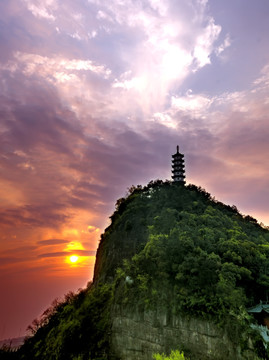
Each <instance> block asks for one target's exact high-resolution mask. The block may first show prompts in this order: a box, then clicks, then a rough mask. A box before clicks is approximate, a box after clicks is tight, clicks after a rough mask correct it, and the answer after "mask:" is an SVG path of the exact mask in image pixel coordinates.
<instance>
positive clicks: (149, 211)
mask: <svg viewBox="0 0 269 360" xmlns="http://www.w3.org/2000/svg"><path fill="white" fill-rule="evenodd" d="M102 241H103V242H104V244H103V245H102V244H101V246H100V249H99V255H100V257H101V258H102V262H101V263H102V266H100V267H99V270H100V271H99V276H100V278H102V277H103V278H107V279H109V278H112V277H113V279H114V277H115V272H116V271H117V277H118V279H124V278H126V277H128V278H130V279H132V285H128V282H127V283H126V289H127V290H128V291H127V293H128V296H129V297H130V296H132V295H131V294H132V293H133V296H136V298H137V296H138V295H139V299H140V301H144V303H145V304H146V305H147V303H148V304H155V303H156V302H160V301H162V302H163V303H164V304H165V303H166V304H168V303H169V304H170V305H171V302H172V303H174V306H175V308H176V309H177V310H181V311H184V312H188V313H190V314H196V315H202V316H203V315H205V316H207V315H208V314H214V315H216V314H219V315H220V316H222V315H223V314H225V313H227V311H228V310H231V311H235V312H238V309H240V308H245V306H250V305H253V304H255V303H257V302H259V301H260V300H266V299H267V297H268V289H269V257H268V255H269V231H268V229H266V228H264V227H261V226H260V225H258V224H257V221H256V220H255V219H253V218H252V217H250V216H246V217H244V216H242V215H241V214H240V213H239V212H238V210H237V209H236V207H235V206H233V207H230V206H226V205H224V204H222V203H220V202H218V201H216V200H214V199H213V198H212V197H211V196H210V194H208V193H207V192H205V191H204V190H203V189H201V188H197V187H196V186H194V185H189V186H187V187H184V186H182V185H178V184H170V183H169V182H166V183H164V184H163V183H160V182H157V184H156V183H151V184H149V185H148V186H147V187H145V188H144V189H142V188H141V187H138V188H133V189H131V194H130V195H129V196H128V197H127V198H126V199H122V200H121V203H120V205H119V206H118V208H117V209H116V211H115V213H114V214H113V216H112V225H111V226H110V227H109V228H108V229H107V232H106V233H105V235H104V237H103V240H102ZM111 249H120V251H115V253H117V254H115V255H114V256H109V261H105V260H106V259H107V256H108V254H109V252H111ZM116 255H118V256H120V259H119V258H117V257H116ZM122 259H125V260H124V261H123V262H122ZM115 260H116V261H115ZM120 264H122V265H120ZM135 293H136V294H135Z"/></svg>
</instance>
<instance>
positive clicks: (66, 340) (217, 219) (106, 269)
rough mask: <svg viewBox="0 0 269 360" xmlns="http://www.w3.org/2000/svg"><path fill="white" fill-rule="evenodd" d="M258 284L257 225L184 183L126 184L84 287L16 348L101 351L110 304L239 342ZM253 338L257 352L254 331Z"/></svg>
mask: <svg viewBox="0 0 269 360" xmlns="http://www.w3.org/2000/svg"><path fill="white" fill-rule="evenodd" d="M268 289H269V231H268V229H267V228H265V227H264V226H260V225H259V224H258V223H257V221H256V220H255V219H253V218H252V217H250V216H243V215H241V214H240V213H239V212H238V210H237V209H236V207H235V206H232V207H231V206H227V205H224V204H223V203H221V202H218V201H216V200H215V199H214V198H212V197H211V195H210V194H209V193H207V192H206V191H204V190H203V189H201V188H198V187H196V186H194V185H188V186H183V185H181V184H174V183H170V182H168V181H167V182H165V183H163V182H162V181H160V180H158V181H155V182H150V183H149V184H148V185H147V186H145V187H144V188H142V186H137V187H134V186H133V187H131V188H130V189H129V192H128V194H127V195H126V197H124V198H121V199H119V200H118V201H117V203H116V210H115V212H114V214H113V215H112V216H111V225H110V226H109V227H108V228H107V229H106V231H105V233H104V234H103V235H102V238H101V241H100V244H99V248H98V252H97V259H96V265H95V275H94V282H93V285H91V286H89V287H88V288H87V289H85V290H82V291H80V292H79V293H77V294H68V295H67V296H66V298H65V300H64V301H62V302H55V303H54V304H53V305H52V306H51V307H50V308H49V309H48V310H47V311H46V312H45V313H44V314H43V316H42V317H41V318H40V319H38V320H36V321H34V322H33V324H32V326H31V327H30V328H29V330H30V331H31V333H32V335H34V336H31V337H29V338H28V340H27V341H26V342H25V344H24V346H23V347H22V348H21V349H20V350H19V352H18V353H17V354H18V355H19V358H20V359H40V360H43V359H46V360H50V359H51V360H52V359H56V360H61V359H65V360H68V359H77V360H79V359H80V360H84V359H85V360H90V359H92V360H98V359H99V360H101V359H109V334H110V329H111V309H113V305H114V304H126V305H128V306H134V307H139V308H140V309H142V310H144V309H157V308H164V309H166V310H167V309H168V310H169V311H170V312H171V313H172V314H183V315H184V316H198V317H203V318H211V319H213V320H214V321H215V322H217V323H218V324H219V325H221V326H229V327H230V333H231V334H232V336H233V341H236V342H240V341H242V339H241V338H240V336H241V332H242V331H251V330H250V327H249V326H248V324H249V320H250V316H249V315H248V313H247V311H246V309H247V307H248V306H251V305H253V304H256V303H258V302H259V301H260V300H266V299H267V297H268ZM236 334H237V337H236ZM255 341H256V342H255ZM255 341H254V343H255V344H254V345H255V347H256V348H257V349H259V351H260V355H262V356H261V357H262V358H266V356H267V355H266V354H265V350H264V347H263V345H262V342H261V341H260V338H259V337H257V338H256V340H255ZM240 345H241V347H242V346H244V344H242V343H240ZM10 355H12V356H13V355H14V354H10ZM156 356H159V357H157V358H156V359H162V358H163V357H160V356H162V355H156ZM171 356H172V355H171ZM178 356H181V358H182V356H183V355H182V354H180V353H179V355H178ZM10 358H11V357H10ZM165 359H166V358H165ZM167 359H168V358H167ZM169 359H170V358H169Z"/></svg>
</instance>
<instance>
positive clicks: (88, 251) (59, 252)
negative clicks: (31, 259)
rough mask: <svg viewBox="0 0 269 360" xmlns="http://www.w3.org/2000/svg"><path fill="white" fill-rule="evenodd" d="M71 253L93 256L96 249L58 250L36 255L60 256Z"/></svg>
mask: <svg viewBox="0 0 269 360" xmlns="http://www.w3.org/2000/svg"><path fill="white" fill-rule="evenodd" d="M72 254H76V255H80V256H95V254H96V251H90V250H72V251H71V250H70V251H58V252H51V253H45V254H40V255H38V257H40V258H48V257H62V256H69V255H72Z"/></svg>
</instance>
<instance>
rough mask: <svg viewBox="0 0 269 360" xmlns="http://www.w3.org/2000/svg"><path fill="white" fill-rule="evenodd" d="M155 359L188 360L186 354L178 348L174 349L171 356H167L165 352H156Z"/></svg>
mask: <svg viewBox="0 0 269 360" xmlns="http://www.w3.org/2000/svg"><path fill="white" fill-rule="evenodd" d="M153 359H154V360H188V359H187V358H186V357H185V356H184V353H183V352H180V351H178V350H172V351H171V354H170V355H169V356H166V355H165V354H154V355H153Z"/></svg>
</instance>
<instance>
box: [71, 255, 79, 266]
mask: <svg viewBox="0 0 269 360" xmlns="http://www.w3.org/2000/svg"><path fill="white" fill-rule="evenodd" d="M69 261H70V262H71V263H73V264H75V263H76V262H77V261H78V256H77V255H71V256H69Z"/></svg>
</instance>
